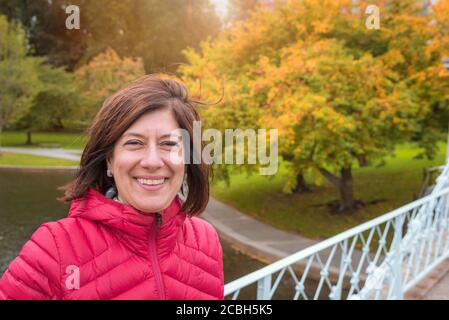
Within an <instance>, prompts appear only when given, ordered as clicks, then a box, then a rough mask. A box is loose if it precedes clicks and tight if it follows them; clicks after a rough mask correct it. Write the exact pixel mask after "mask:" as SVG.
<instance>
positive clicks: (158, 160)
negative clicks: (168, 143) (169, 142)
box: [140, 146, 164, 169]
mask: <svg viewBox="0 0 449 320" xmlns="http://www.w3.org/2000/svg"><path fill="white" fill-rule="evenodd" d="M140 164H141V166H142V167H144V168H148V169H157V168H160V167H162V166H164V161H163V159H162V157H161V154H160V153H159V150H158V149H157V148H156V147H154V146H151V147H149V148H148V149H147V150H146V151H145V154H144V156H143V158H142V160H141V161H140Z"/></svg>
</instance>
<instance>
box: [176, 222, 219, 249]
mask: <svg viewBox="0 0 449 320" xmlns="http://www.w3.org/2000/svg"><path fill="white" fill-rule="evenodd" d="M183 235H184V241H185V243H186V245H188V246H190V247H193V248H195V249H197V250H201V251H202V252H204V253H205V254H206V255H208V256H211V257H215V256H217V252H218V253H220V252H221V245H220V238H219V235H218V233H217V231H216V230H215V228H214V227H213V226H212V224H210V223H209V222H208V221H206V220H205V219H203V218H199V217H188V218H187V219H186V222H185V223H184V232H183Z"/></svg>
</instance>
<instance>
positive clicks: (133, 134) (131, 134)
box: [123, 132, 145, 138]
mask: <svg viewBox="0 0 449 320" xmlns="http://www.w3.org/2000/svg"><path fill="white" fill-rule="evenodd" d="M126 136H134V137H138V138H145V136H144V135H143V134H140V133H135V132H128V133H125V134H124V135H123V137H126Z"/></svg>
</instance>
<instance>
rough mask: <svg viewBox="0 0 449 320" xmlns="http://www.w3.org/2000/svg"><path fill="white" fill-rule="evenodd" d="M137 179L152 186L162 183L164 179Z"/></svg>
mask: <svg viewBox="0 0 449 320" xmlns="http://www.w3.org/2000/svg"><path fill="white" fill-rule="evenodd" d="M137 181H139V183H140V184H146V185H150V186H154V185H158V184H163V183H164V181H165V179H157V180H152V179H137Z"/></svg>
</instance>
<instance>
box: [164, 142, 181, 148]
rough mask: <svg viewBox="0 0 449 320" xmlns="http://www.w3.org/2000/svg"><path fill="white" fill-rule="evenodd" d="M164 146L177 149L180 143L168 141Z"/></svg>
mask: <svg viewBox="0 0 449 320" xmlns="http://www.w3.org/2000/svg"><path fill="white" fill-rule="evenodd" d="M162 145H164V146H169V147H175V146H177V145H178V143H177V142H176V141H166V142H163V143H162Z"/></svg>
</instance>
